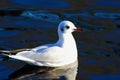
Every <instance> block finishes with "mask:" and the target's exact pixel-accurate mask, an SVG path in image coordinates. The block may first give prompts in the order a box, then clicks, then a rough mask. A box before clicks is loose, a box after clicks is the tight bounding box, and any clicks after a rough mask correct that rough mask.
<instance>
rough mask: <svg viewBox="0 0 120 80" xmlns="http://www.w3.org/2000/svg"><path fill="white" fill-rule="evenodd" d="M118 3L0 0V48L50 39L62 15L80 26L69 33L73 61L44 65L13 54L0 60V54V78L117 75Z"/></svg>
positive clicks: (116, 79) (88, 79)
mask: <svg viewBox="0 0 120 80" xmlns="http://www.w3.org/2000/svg"><path fill="white" fill-rule="evenodd" d="M119 8H120V1H119V0H111V1H109V0H106V1H104V0H80V1H78V0H76V1H71V0H64V1H63V0H52V1H48V2H46V1H45V0H24V1H23V0H1V3H0V49H2V50H13V49H19V48H33V47H36V46H39V45H42V44H46V43H53V42H55V41H57V39H58V37H57V26H58V24H59V22H60V21H62V20H70V21H72V22H73V23H74V24H75V25H76V27H80V28H82V29H83V30H84V32H81V33H78V32H77V33H73V35H74V37H75V39H76V43H77V47H78V54H79V57H78V65H77V64H76V63H75V64H73V65H74V66H73V65H72V66H71V65H69V66H68V67H66V66H65V67H62V69H48V68H47V69H46V68H45V67H42V68H40V67H39V68H38V67H34V66H29V65H26V64H25V63H24V62H21V61H18V60H14V59H10V60H7V61H2V56H0V80H4V79H8V78H9V79H10V78H12V79H15V80H16V79H21V80H31V79H32V80H45V79H46V80H51V79H52V80H74V79H75V78H76V80H120V69H119V68H120V10H119ZM45 71H47V72H45ZM71 76H72V77H71Z"/></svg>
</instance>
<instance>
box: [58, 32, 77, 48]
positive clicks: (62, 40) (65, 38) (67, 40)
mask: <svg viewBox="0 0 120 80" xmlns="http://www.w3.org/2000/svg"><path fill="white" fill-rule="evenodd" d="M56 44H57V45H59V46H61V47H66V46H68V44H69V46H73V45H76V43H75V40H74V38H73V35H72V34H67V33H65V34H59V40H58V41H57V43H56Z"/></svg>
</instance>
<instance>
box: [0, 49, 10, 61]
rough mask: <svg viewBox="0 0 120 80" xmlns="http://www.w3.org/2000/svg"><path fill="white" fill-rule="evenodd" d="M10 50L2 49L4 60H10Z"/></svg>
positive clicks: (0, 54) (1, 54) (0, 53)
mask: <svg viewBox="0 0 120 80" xmlns="http://www.w3.org/2000/svg"><path fill="white" fill-rule="evenodd" d="M8 55H10V51H5V50H0V56H1V58H2V61H7V60H9V56H8Z"/></svg>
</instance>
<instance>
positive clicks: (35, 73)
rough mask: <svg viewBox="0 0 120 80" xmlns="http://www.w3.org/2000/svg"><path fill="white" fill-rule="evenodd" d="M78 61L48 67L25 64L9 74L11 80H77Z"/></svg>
mask: <svg viewBox="0 0 120 80" xmlns="http://www.w3.org/2000/svg"><path fill="white" fill-rule="evenodd" d="M77 67H78V62H77V61H76V62H75V63H72V64H70V65H66V66H62V67H58V68H47V67H37V66H32V65H25V66H24V67H22V68H21V69H19V70H17V71H15V72H13V73H12V74H10V75H9V80H18V79H20V80H51V79H52V80H75V79H76V74H77Z"/></svg>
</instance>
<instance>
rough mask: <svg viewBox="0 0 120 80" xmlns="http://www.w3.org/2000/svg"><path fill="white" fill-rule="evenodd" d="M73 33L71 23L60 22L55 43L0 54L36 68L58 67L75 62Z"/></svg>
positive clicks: (77, 29)
mask: <svg viewBox="0 0 120 80" xmlns="http://www.w3.org/2000/svg"><path fill="white" fill-rule="evenodd" d="M73 31H82V30H81V29H80V28H76V27H75V25H74V24H73V23H72V22H71V21H62V22H60V24H59V26H58V36H59V39H58V41H57V42H56V43H53V44H45V45H42V46H38V47H35V48H32V49H18V50H12V51H4V50H1V51H0V52H1V53H2V54H3V55H5V56H8V57H10V58H14V59H18V60H21V61H25V62H27V63H29V64H32V65H36V66H47V67H60V66H64V65H68V64H71V63H74V62H75V61H77V47H76V42H75V40H74V37H73V35H72V32H73Z"/></svg>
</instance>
